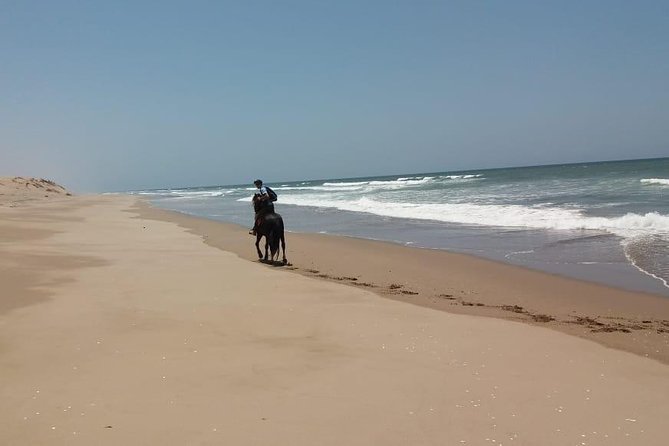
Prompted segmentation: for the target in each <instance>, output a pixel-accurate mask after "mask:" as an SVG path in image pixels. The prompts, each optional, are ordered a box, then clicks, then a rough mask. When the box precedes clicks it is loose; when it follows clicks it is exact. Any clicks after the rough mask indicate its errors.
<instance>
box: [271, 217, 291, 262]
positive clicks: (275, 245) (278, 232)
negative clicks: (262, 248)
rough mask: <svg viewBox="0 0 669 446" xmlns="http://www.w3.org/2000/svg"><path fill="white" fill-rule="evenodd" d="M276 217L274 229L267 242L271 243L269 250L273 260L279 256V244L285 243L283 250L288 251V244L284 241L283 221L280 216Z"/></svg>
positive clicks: (272, 228)
mask: <svg viewBox="0 0 669 446" xmlns="http://www.w3.org/2000/svg"><path fill="white" fill-rule="evenodd" d="M274 215H276V218H274V219H273V220H274V221H273V224H272V227H271V229H270V231H269V234H268V236H267V241H268V242H269V250H270V252H271V253H272V260H274V257H275V256H277V257H278V254H279V242H282V243H283V249H284V251H285V249H286V242H285V241H284V237H283V219H282V218H281V216H280V215H279V214H274Z"/></svg>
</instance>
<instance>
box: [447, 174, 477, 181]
mask: <svg viewBox="0 0 669 446" xmlns="http://www.w3.org/2000/svg"><path fill="white" fill-rule="evenodd" d="M481 177H483V175H481V174H480V173H477V174H468V175H446V176H442V177H440V178H444V179H446V180H471V179H473V178H481Z"/></svg>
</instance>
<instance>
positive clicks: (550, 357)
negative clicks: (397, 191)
mask: <svg viewBox="0 0 669 446" xmlns="http://www.w3.org/2000/svg"><path fill="white" fill-rule="evenodd" d="M0 242H1V244H0V249H1V250H2V257H0V278H1V279H2V283H3V291H2V300H1V301H0V376H2V377H3V379H2V380H0V400H1V401H2V403H0V444H7V445H24V444H25V445H28V444H29V445H38V444H49V445H59V444H63V445H65V444H67V445H75V444H82V445H89V444H101V445H107V444H108V445H118V444H128V445H133V444H138V445H140V444H165V445H182V444H200V445H206V444H212V445H213V444H244V445H245V444H248V445H251V444H254V445H256V444H277V445H285V444H291V445H313V444H321V445H329V444H332V445H341V444H349V445H370V444H383V445H407V444H410V445H437V444H439V445H443V444H470V445H486V444H500V445H501V444H521V445H538V444H540V445H565V444H576V445H585V444H587V445H596V444H606V445H618V444H621V445H622V444H644V445H662V444H665V443H666V438H665V437H666V428H665V423H666V421H665V420H666V417H667V414H669V399H667V398H666V396H667V395H668V394H669V368H668V366H667V365H666V363H667V362H669V361H668V359H667V358H668V353H667V341H668V339H667V336H668V334H667V332H666V328H669V327H667V321H668V320H669V308H668V306H669V303H668V302H667V301H666V300H662V299H661V298H658V297H655V296H652V295H644V294H641V293H629V292H625V291H620V290H615V289H611V288H606V287H602V286H598V285H592V284H588V283H585V282H578V281H573V280H567V279H563V278H560V277H555V276H551V275H548V274H543V273H537V272H534V271H529V270H524V269H522V268H516V267H510V266H507V265H500V264H497V263H495V262H488V261H484V260H481V259H476V258H472V257H468V256H460V255H454V254H450V253H442V252H436V251H427V250H412V249H408V248H404V247H399V246H394V245H391V244H385V243H376V242H367V241H361V240H354V239H345V238H337V237H323V236H315V235H314V236H311V235H297V234H289V235H288V259H289V260H290V262H291V265H290V266H285V267H280V268H279V267H272V266H269V265H265V264H262V263H259V262H257V261H249V260H255V259H254V258H253V257H254V255H255V254H254V248H253V245H252V239H251V237H250V236H248V234H246V231H245V230H244V228H240V227H236V226H233V225H223V224H220V223H216V222H210V221H206V220H201V219H195V218H191V217H187V216H183V215H179V214H175V213H171V212H167V211H162V210H157V209H152V208H150V207H148V206H147V205H146V204H143V203H141V202H140V201H139V200H137V199H136V198H133V197H125V196H82V197H63V196H59V197H56V198H53V197H52V198H51V199H48V200H40V201H36V200H33V201H29V200H26V201H22V202H21V203H20V205H16V206H11V207H10V206H0ZM388 297H390V298H388ZM416 304H418V305H416ZM439 310H445V311H439ZM455 313H469V314H455ZM481 316H493V317H481ZM570 334H575V335H577V336H572V335H570ZM611 347H615V348H611ZM646 356H647V357H646Z"/></svg>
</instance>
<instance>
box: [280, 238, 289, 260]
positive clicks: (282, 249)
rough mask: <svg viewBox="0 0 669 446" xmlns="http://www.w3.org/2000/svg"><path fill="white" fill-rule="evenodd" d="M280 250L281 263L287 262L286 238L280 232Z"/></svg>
mask: <svg viewBox="0 0 669 446" xmlns="http://www.w3.org/2000/svg"><path fill="white" fill-rule="evenodd" d="M281 251H282V252H283V263H284V265H285V264H286V263H288V259H286V238H285V237H284V235H283V234H281Z"/></svg>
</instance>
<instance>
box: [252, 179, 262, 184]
mask: <svg viewBox="0 0 669 446" xmlns="http://www.w3.org/2000/svg"><path fill="white" fill-rule="evenodd" d="M253 184H262V180H255V181H254V182H253Z"/></svg>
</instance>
